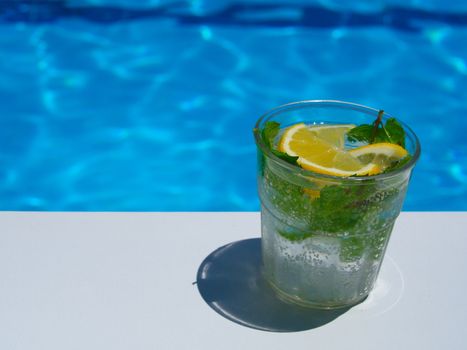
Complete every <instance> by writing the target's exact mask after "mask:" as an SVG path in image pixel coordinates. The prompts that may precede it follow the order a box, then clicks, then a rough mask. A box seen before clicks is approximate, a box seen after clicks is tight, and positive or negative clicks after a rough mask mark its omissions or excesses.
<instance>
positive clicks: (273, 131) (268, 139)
mask: <svg viewBox="0 0 467 350" xmlns="http://www.w3.org/2000/svg"><path fill="white" fill-rule="evenodd" d="M280 126H281V125H280V124H279V123H278V122H271V121H269V122H266V124H264V128H263V130H261V138H262V139H263V141H264V143H265V144H266V146H267V147H268V148H270V149H272V146H273V145H274V139H275V138H276V136H277V134H279V131H280Z"/></svg>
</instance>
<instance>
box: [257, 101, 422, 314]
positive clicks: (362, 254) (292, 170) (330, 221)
mask: <svg viewBox="0 0 467 350" xmlns="http://www.w3.org/2000/svg"><path fill="white" fill-rule="evenodd" d="M376 115H378V117H379V118H380V122H381V123H382V125H383V128H384V122H386V125H388V130H389V131H391V130H392V129H389V127H390V126H391V125H390V124H389V123H393V122H392V121H390V122H388V121H389V120H390V118H389V117H388V116H385V115H384V114H383V113H379V114H378V111H377V110H374V109H371V108H368V107H364V106H360V105H355V104H349V103H344V102H337V101H305V102H299V103H293V104H289V105H285V106H282V107H279V108H277V109H275V110H273V111H271V112H269V113H267V114H266V115H265V116H263V117H262V118H260V120H259V121H258V123H257V126H256V128H255V137H256V141H257V145H258V165H259V166H258V190H259V197H260V200H261V232H262V254H263V265H264V266H263V270H264V274H265V277H266V279H267V280H268V281H269V282H270V284H271V286H272V287H273V288H274V289H275V290H276V291H277V293H278V295H279V296H281V297H282V298H285V299H287V300H289V301H292V302H295V303H298V304H302V305H304V306H310V307H318V308H338V307H344V306H349V305H353V304H356V303H358V302H359V301H361V300H363V299H365V298H366V297H367V296H368V294H369V293H370V291H371V290H372V288H373V285H374V283H375V280H376V278H377V275H378V272H379V269H380V267H381V263H382V260H383V257H384V253H385V250H386V247H387V244H388V241H389V237H390V235H391V231H392V228H393V226H394V222H395V220H396V218H397V216H398V215H399V213H400V210H401V207H402V204H403V201H404V198H405V194H406V190H407V185H408V182H409V179H410V175H411V171H412V169H413V166H414V164H415V162H416V160H417V159H418V156H419V154H420V146H419V143H418V140H417V138H416V136H415V134H414V133H413V132H412V131H411V130H410V129H409V128H408V127H407V126H405V125H403V124H398V125H400V127H402V128H403V129H404V140H403V145H404V147H405V149H407V151H408V152H406V153H405V154H406V156H404V159H399V160H397V161H394V159H393V158H390V159H389V158H387V154H386V153H387V152H386V151H385V150H383V151H380V153H381V154H377V155H376V156H375V154H374V152H373V151H372V152H373V153H371V152H370V156H369V155H368V152H369V151H368V150H367V149H365V148H363V150H364V151H366V153H365V154H364V155H362V151H361V149H362V146H364V144H365V142H362V141H361V140H353V142H350V141H349V138H350V137H347V136H346V135H351V134H352V133H347V134H344V133H343V132H342V131H339V133H340V134H339V135H340V136H339V138H342V140H338V138H336V136H335V135H331V136H329V135H328V134H329V132H328V131H327V130H326V132H325V133H323V132H322V130H323V127H321V126H322V125H330V126H332V127H333V128H334V126H336V125H337V126H339V125H346V128H347V129H348V130H351V129H353V128H354V127H355V125H357V124H364V123H369V122H371V121H373V120H374V118H375V116H376ZM271 122H274V123H276V124H275V125H274V126H275V127H276V128H277V126H278V124H279V125H280V127H279V130H278V132H277V134H276V135H273V134H274V133H273V134H271V133H269V134H268V132H267V130H266V129H267V127H270V126H271ZM303 122H304V123H305V125H306V128H310V130H312V131H314V130H318V129H315V126H320V127H321V129H320V131H319V132H320V133H321V134H322V135H321V134H318V135H321V136H323V137H324V138H325V139H326V140H325V141H326V142H324V141H323V143H324V144H325V145H328V144H329V143H328V141H329V140H333V141H332V142H333V145H334V146H335V145H337V143H339V144H338V145H337V146H336V147H337V148H336V149H335V150H334V148H333V150H331V151H332V152H337V153H336V154H337V155H334V153H333V157H334V158H333V159H334V160H335V159H337V158H338V159H345V157H347V156H348V155H347V153H350V154H358V155H359V157H356V158H357V159H359V163H358V164H360V165H361V168H362V169H363V168H364V169H366V170H364V171H363V172H366V173H365V174H361V175H360V176H355V175H350V176H348V175H346V176H342V174H341V173H344V174H349V173H352V172H353V171H355V173H358V172H359V170H349V169H352V168H351V167H352V166H355V164H353V163H352V164H351V165H348V164H347V165H345V166H346V167H347V168H346V167H345V166H343V167H341V168H339V167H338V166H336V167H335V166H334V165H329V164H328V163H329V162H328V163H326V160H323V159H324V157H321V156H319V154H318V156H316V154H315V153H316V152H317V153H319V152H320V151H319V147H321V144H317V143H316V142H315V143H312V146H310V147H315V149H316V150H317V151H316V152H315V153H313V152H311V155H310V158H309V159H311V161H309V162H308V163H307V160H306V159H305V158H302V157H292V158H288V156H289V155H284V154H282V153H281V152H280V151H278V149H281V147H282V149H288V148H287V146H284V142H286V141H284V138H286V137H287V135H286V133H287V132H288V131H287V130H290V129H291V128H292V127H293V126H294V125H298V123H303ZM349 122H350V123H352V124H351V126H348V127H347V125H349V124H348V123H349ZM268 123H269V124H268ZM367 125H371V124H367ZM376 126H377V125H376ZM265 128H266V129H265ZM335 129H336V130H337V129H339V128H335ZM341 129H342V128H341ZM363 129H364V128H362V130H363ZM265 130H266V132H265ZM354 130H356V129H354ZM394 130H395V131H394ZM394 130H392V131H394V133H395V134H396V133H397V132H398V131H400V130H399V129H394ZM276 131H277V130H276ZM357 131H358V130H357ZM383 131H384V132H386V131H385V130H383ZM371 133H374V130H371ZM271 135H272V136H273V137H271ZM321 136H320V137H318V136H317V137H318V139H319V142H321ZM268 137H269V138H270V139H269V140H267V138H268ZM336 140H338V141H336ZM394 140H395V137H394V138H393V139H391V141H394ZM399 140H401V139H400V138H399ZM299 141H300V140H299ZM400 142H402V141H400ZM386 143H387V142H386ZM386 143H384V142H383V143H381V142H379V143H375V144H374V145H373V146H372V147H371V149H377V150H378V149H379V150H381V149H382V148H384V147H387V148H389V149H390V148H391V147H394V148H396V146H390V145H389V146H388V145H386V146H385V145H383V144H386ZM279 144H280V145H279ZM296 144H298V143H296ZM317 145H318V146H317ZM334 146H332V147H334ZM397 147H399V148H398V149H400V148H401V146H397ZM352 149H357V151H355V152H354V151H352ZM305 151H306V152H308V150H307V149H306V150H305ZM312 151H313V149H312ZM321 151H322V150H321ZM331 151H329V152H331ZM290 152H291V153H292V152H293V151H290ZM306 152H305V156H306ZM329 152H328V153H329ZM339 152H345V154H343V155H342V157H341V155H340V153H339ZM385 152H386V153H385ZM401 152H402V151H401ZM323 154H324V153H323ZM372 157H373V158H372ZM385 157H386V158H385ZM293 158H295V160H294V159H293ZM406 158H407V159H406ZM297 159H298V160H297ZM294 161H295V162H298V164H291V163H294ZM320 162H321V163H320ZM351 162H353V160H352V159H351ZM366 163H368V164H370V163H371V164H370V165H368V164H366ZM323 164H328V165H327V168H326V167H324V166H322V165H323ZM375 164H378V165H375ZM360 165H358V166H360ZM373 165H374V166H373ZM306 168H308V169H306ZM310 168H311V170H310ZM323 169H324V170H323ZM328 169H331V170H328ZM342 169H344V170H342ZM371 169H373V170H371ZM375 169H377V170H375ZM316 170H318V171H319V172H318V171H316ZM323 172H328V173H323ZM360 172H362V171H360ZM332 173H336V174H339V175H338V176H337V175H332ZM368 174H369V175H368Z"/></svg>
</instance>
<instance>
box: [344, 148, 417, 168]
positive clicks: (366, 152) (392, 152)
mask: <svg viewBox="0 0 467 350" xmlns="http://www.w3.org/2000/svg"><path fill="white" fill-rule="evenodd" d="M349 154H351V155H352V156H354V157H355V158H357V159H358V160H360V162H362V163H363V164H375V165H376V166H377V167H378V168H380V171H383V170H384V169H386V168H388V167H389V166H391V165H392V164H393V163H394V162H397V161H399V160H401V159H402V158H404V157H406V156H407V155H408V152H407V151H406V150H405V149H404V148H403V147H401V146H399V145H395V144H393V143H387V142H382V143H373V144H371V145H366V146H361V147H358V148H355V149H353V150H350V151H349Z"/></svg>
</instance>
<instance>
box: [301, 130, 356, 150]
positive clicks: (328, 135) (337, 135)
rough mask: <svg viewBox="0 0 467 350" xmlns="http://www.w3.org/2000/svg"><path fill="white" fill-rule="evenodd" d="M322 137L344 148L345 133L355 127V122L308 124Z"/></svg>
mask: <svg viewBox="0 0 467 350" xmlns="http://www.w3.org/2000/svg"><path fill="white" fill-rule="evenodd" d="M308 128H309V129H310V131H311V132H313V133H314V134H315V135H316V136H318V137H319V138H320V139H322V140H324V141H327V142H329V143H330V144H332V145H335V146H336V147H339V148H344V143H345V134H346V133H347V132H348V131H349V130H351V129H353V128H355V125H354V124H335V125H326V124H324V125H311V126H308Z"/></svg>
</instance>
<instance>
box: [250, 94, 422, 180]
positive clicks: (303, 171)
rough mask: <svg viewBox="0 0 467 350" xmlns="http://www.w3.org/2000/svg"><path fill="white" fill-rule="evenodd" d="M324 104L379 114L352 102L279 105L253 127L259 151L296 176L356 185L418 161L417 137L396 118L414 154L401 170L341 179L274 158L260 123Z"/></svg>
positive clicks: (388, 175) (298, 102)
mask: <svg viewBox="0 0 467 350" xmlns="http://www.w3.org/2000/svg"><path fill="white" fill-rule="evenodd" d="M326 104H330V105H336V106H341V107H344V106H345V107H350V108H351V109H353V110H367V111H371V112H375V113H376V114H377V113H378V112H379V110H378V109H376V108H373V107H368V106H365V105H362V104H358V103H353V102H346V101H340V100H302V101H295V102H290V103H286V104H283V105H280V106H277V107H275V108H272V109H270V110H269V111H267V112H266V113H264V114H263V115H261V117H259V119H258V120H257V121H256V124H255V127H254V129H253V133H254V136H255V141H256V145H257V146H258V147H259V148H260V149H261V151H262V152H263V153H264V154H265V155H267V156H268V158H269V159H272V160H273V161H274V162H276V163H277V164H279V165H280V166H282V167H284V168H286V169H289V170H291V171H293V172H294V173H296V174H300V175H302V176H304V177H315V178H319V179H328V180H334V181H340V182H342V181H349V182H357V183H358V182H364V181H368V180H379V179H387V178H391V177H394V176H397V175H399V174H400V173H402V172H404V171H406V170H408V169H410V168H413V167H414V165H415V163H416V162H417V161H418V159H419V157H420V153H421V146H420V141H419V140H418V137H417V135H416V134H415V132H414V131H413V130H412V129H411V128H410V127H409V126H408V125H407V124H405V123H404V122H403V121H401V120H399V119H397V118H396V119H397V121H398V122H399V123H400V124H401V125H402V126H403V127H404V130H406V131H408V132H409V133H410V136H411V137H412V138H413V139H414V143H415V152H414V154H413V155H412V159H411V160H410V161H409V162H407V163H406V164H404V166H402V167H401V168H399V169H396V170H395V171H391V172H389V173H383V174H377V175H367V176H351V177H341V176H335V175H328V174H321V173H317V172H314V171H311V170H307V169H303V168H301V167H297V166H295V165H293V164H290V163H288V162H286V161H285V160H283V159H281V158H279V157H278V156H276V155H275V154H274V153H273V152H272V151H271V149H269V147H267V146H266V145H265V143H264V142H263V140H262V138H261V133H260V125H261V122H263V121H264V120H266V119H268V118H270V117H271V116H273V115H275V114H277V113H280V112H283V111H287V110H292V109H295V108H296V107H300V106H307V105H326ZM383 116H385V117H392V116H391V115H390V114H388V113H386V112H384V114H383Z"/></svg>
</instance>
